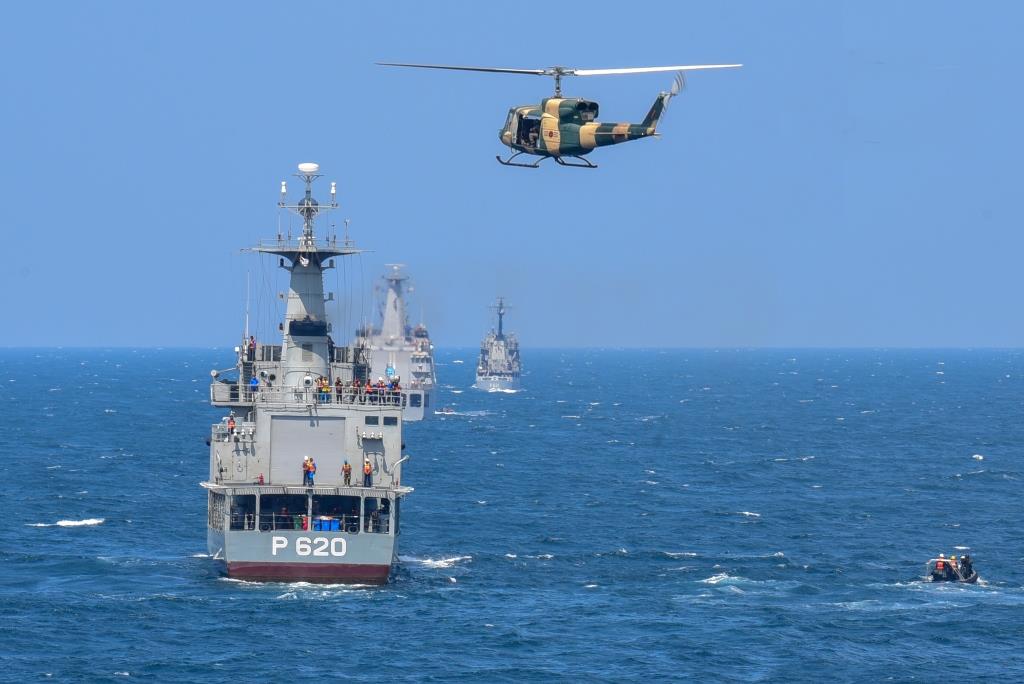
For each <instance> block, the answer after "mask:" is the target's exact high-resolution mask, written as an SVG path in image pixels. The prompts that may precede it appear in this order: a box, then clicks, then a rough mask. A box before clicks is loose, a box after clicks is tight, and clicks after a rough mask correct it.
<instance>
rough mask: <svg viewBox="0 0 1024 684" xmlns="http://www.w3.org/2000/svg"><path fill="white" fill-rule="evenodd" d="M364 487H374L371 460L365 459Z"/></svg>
mask: <svg viewBox="0 0 1024 684" xmlns="http://www.w3.org/2000/svg"><path fill="white" fill-rule="evenodd" d="M363 486H364V487H372V486H373V466H372V465H370V459H369V458H367V457H363Z"/></svg>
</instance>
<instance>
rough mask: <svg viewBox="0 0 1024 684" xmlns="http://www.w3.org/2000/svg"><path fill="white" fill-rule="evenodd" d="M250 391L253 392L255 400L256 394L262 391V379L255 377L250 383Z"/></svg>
mask: <svg viewBox="0 0 1024 684" xmlns="http://www.w3.org/2000/svg"><path fill="white" fill-rule="evenodd" d="M249 391H250V392H252V394H253V398H255V396H256V393H257V392H259V391H260V379H259V378H257V377H256V376H255V375H254V376H252V380H250V381H249Z"/></svg>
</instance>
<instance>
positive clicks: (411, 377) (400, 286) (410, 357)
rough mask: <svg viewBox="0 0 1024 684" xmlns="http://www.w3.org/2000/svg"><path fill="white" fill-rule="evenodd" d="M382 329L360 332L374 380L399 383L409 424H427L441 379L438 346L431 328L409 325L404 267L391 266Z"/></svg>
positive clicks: (367, 328) (386, 278)
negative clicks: (436, 355) (436, 363)
mask: <svg viewBox="0 0 1024 684" xmlns="http://www.w3.org/2000/svg"><path fill="white" fill-rule="evenodd" d="M388 266H389V267H390V268H391V271H390V272H389V273H387V274H386V275H385V276H384V278H383V279H384V283H385V290H384V301H383V309H382V311H381V324H380V327H378V328H374V327H370V326H364V327H362V328H360V329H359V330H357V331H356V341H355V345H356V346H357V347H362V348H363V349H365V350H366V354H367V357H368V359H369V363H370V375H371V378H378V379H383V381H384V382H387V381H389V380H392V379H398V385H399V389H400V392H401V397H402V407H403V408H402V411H403V414H404V417H405V420H408V421H414V420H423V419H424V418H425V417H426V416H428V415H430V405H431V404H432V403H434V402H433V397H434V388H435V387H436V385H437V376H436V374H435V371H434V345H433V344H431V342H430V333H428V332H427V326H425V325H423V323H420V324H419V325H417V326H415V327H411V326H410V325H409V318H408V314H407V313H406V305H405V291H406V290H407V289H408V288H406V282H407V281H408V280H409V278H408V276H406V275H405V274H404V273H402V267H403V265H402V264H388Z"/></svg>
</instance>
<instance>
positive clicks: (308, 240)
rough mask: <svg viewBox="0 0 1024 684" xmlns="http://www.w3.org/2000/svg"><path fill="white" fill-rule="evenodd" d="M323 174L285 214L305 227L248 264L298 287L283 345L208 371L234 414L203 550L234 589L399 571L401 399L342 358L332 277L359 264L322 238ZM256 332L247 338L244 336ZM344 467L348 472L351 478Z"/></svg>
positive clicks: (302, 175)
mask: <svg viewBox="0 0 1024 684" xmlns="http://www.w3.org/2000/svg"><path fill="white" fill-rule="evenodd" d="M319 170H320V167H319V166H318V165H317V164H313V163H304V164H299V173H298V174H296V175H297V177H298V178H299V179H300V180H301V181H302V183H304V185H305V195H304V196H303V197H302V199H300V200H299V201H298V203H296V204H288V203H287V201H286V200H287V184H286V183H285V182H282V183H281V200H280V202H279V204H278V206H279V207H280V208H281V209H282V210H290V211H293V212H295V213H296V214H298V215H299V216H300V217H301V218H302V234H301V236H299V237H297V238H296V239H294V240H293V239H292V238H291V236H290V235H289V236H287V237H285V236H282V235H281V234H278V236H277V239H276V240H270V241H268V242H261V243H260V244H259V245H257V246H256V247H254V248H252V249H251V250H250V251H253V252H257V253H262V254H270V255H274V256H276V257H277V258H278V266H279V267H280V268H282V269H284V270H285V271H287V272H288V274H289V279H290V285H289V291H288V294H287V299H286V301H287V305H286V311H285V315H284V320H283V321H282V322H281V323H280V324H279V326H278V330H279V332H280V334H281V341H280V343H274V344H264V343H261V342H258V341H257V340H255V338H253V337H245V336H243V343H242V344H241V345H239V346H238V347H236V348H235V352H236V354H237V359H236V364H235V366H234V367H233V368H230V369H226V370H214V371H211V375H212V376H213V382H212V383H211V385H210V401H211V403H212V404H213V405H214V406H218V407H222V408H225V409H228V411H229V413H228V414H227V415H225V416H224V417H223V418H222V419H221V420H220V421H219V422H217V423H215V424H214V425H213V427H212V429H211V433H210V439H209V443H210V471H209V479H208V480H207V481H206V482H203V483H202V486H203V487H205V488H206V490H207V492H208V509H207V510H208V522H207V546H208V549H209V552H210V554H211V556H212V557H213V558H215V559H216V560H217V561H218V562H219V563H220V564H221V565H222V567H223V569H224V572H225V573H226V574H227V575H228V576H229V577H234V578H239V579H246V580H257V581H276V580H284V581H308V582H331V583H333V582H345V583H367V584H383V583H385V582H387V580H388V577H389V574H390V571H391V567H392V564H393V563H394V562H395V559H396V547H397V541H398V533H399V514H400V510H401V509H400V503H401V499H402V497H403V496H405V495H407V494H409V493H410V492H412V488H410V487H407V486H405V485H403V484H402V464H403V463H404V462H405V461H406V460H407V459H408V456H403V455H402V450H403V446H404V445H403V443H402V408H401V397H400V396H399V395H398V394H397V393H396V392H391V391H387V390H382V389H378V388H376V387H367V383H366V380H367V374H368V372H369V368H368V364H367V359H365V358H363V356H362V354H361V350H359V349H358V348H350V347H338V346H335V344H334V342H333V340H332V338H331V332H332V324H331V321H329V320H328V318H327V314H326V307H325V301H330V300H331V298H330V297H327V298H325V296H324V283H323V276H324V272H325V271H326V270H328V269H331V268H334V266H335V263H334V262H335V259H338V258H344V257H346V256H348V255H351V254H355V253H357V252H358V251H359V250H357V249H356V248H355V247H354V246H353V245H352V244H351V243H350V242H349V241H348V240H347V239H346V240H343V241H342V243H340V244H339V243H338V241H337V236H334V237H327V238H323V239H321V238H318V237H317V236H316V235H315V233H314V223H315V220H316V218H317V216H318V215H319V214H320V213H322V212H323V211H325V210H330V209H335V208H337V206H338V203H337V200H336V184H335V183H331V192H330V194H331V200H330V204H329V205H326V206H325V205H320V204H319V203H318V202H317V200H316V199H315V198H314V197H313V193H312V189H313V183H314V181H315V180H316V179H317V178H319V177H320V173H319ZM247 333H248V331H247V330H246V334H247ZM346 466H347V467H346Z"/></svg>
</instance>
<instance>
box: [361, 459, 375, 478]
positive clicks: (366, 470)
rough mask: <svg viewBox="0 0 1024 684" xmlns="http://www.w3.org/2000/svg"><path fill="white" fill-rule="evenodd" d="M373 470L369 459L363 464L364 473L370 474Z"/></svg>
mask: <svg viewBox="0 0 1024 684" xmlns="http://www.w3.org/2000/svg"><path fill="white" fill-rule="evenodd" d="M372 472H373V468H372V467H371V466H370V462H369V461H367V462H366V463H364V464H363V475H369V474H370V473H372Z"/></svg>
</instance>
